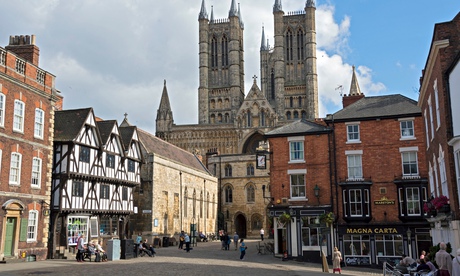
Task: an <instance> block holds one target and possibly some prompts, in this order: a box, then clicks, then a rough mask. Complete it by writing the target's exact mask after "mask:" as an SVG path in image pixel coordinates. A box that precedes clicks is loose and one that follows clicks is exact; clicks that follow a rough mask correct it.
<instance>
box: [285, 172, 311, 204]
mask: <svg viewBox="0 0 460 276" xmlns="http://www.w3.org/2000/svg"><path fill="white" fill-rule="evenodd" d="M288 174H289V196H290V198H291V199H306V198H307V191H306V190H307V177H306V175H307V171H306V170H292V171H289V172H288ZM302 193H303V195H302Z"/></svg>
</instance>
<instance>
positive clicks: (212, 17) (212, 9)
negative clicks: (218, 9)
mask: <svg viewBox="0 0 460 276" xmlns="http://www.w3.org/2000/svg"><path fill="white" fill-rule="evenodd" d="M210 21H211V23H213V22H214V6H211V20H210Z"/></svg>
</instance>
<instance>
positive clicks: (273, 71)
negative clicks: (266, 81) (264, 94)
mask: <svg viewBox="0 0 460 276" xmlns="http://www.w3.org/2000/svg"><path fill="white" fill-rule="evenodd" d="M270 88H271V89H270V92H271V93H270V96H271V98H272V99H275V70H274V69H273V68H272V71H271V74H270Z"/></svg>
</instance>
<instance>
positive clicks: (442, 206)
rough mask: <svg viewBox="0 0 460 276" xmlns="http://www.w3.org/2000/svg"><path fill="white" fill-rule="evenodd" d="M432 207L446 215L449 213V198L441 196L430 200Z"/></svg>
mask: <svg viewBox="0 0 460 276" xmlns="http://www.w3.org/2000/svg"><path fill="white" fill-rule="evenodd" d="M431 204H433V207H434V208H435V209H436V210H437V211H438V212H440V213H448V212H449V211H450V205H449V198H448V197H447V196H444V195H441V196H438V197H435V198H433V199H432V200H431Z"/></svg>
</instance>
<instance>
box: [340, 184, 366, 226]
mask: <svg viewBox="0 0 460 276" xmlns="http://www.w3.org/2000/svg"><path fill="white" fill-rule="evenodd" d="M343 208H344V216H345V217H348V218H364V217H369V216H370V204H369V189H368V188H360V187H356V188H349V189H344V190H343Z"/></svg>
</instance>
